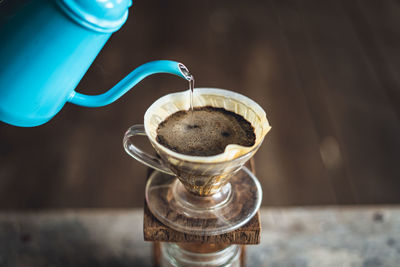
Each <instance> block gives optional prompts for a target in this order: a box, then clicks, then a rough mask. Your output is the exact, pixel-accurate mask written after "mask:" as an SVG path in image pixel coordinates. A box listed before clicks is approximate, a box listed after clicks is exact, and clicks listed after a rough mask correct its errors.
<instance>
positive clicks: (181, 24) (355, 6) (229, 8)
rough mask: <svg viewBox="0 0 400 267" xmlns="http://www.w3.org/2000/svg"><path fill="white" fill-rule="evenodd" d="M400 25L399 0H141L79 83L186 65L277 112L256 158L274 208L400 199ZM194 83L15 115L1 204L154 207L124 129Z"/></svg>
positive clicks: (100, 83) (169, 80) (166, 80)
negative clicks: (34, 123)
mask: <svg viewBox="0 0 400 267" xmlns="http://www.w3.org/2000/svg"><path fill="white" fill-rule="evenodd" d="M1 2H2V3H0V7H1V8H2V10H3V11H4V8H5V7H7V4H9V3H10V1H1ZM399 25H400V2H399V1H395V0H386V1H374V0H368V1H347V0H343V1H337V0H335V1H331V0H330V1H319V0H309V1H286V0H284V1H282V0H279V1H278V0H277V1H275V0H267V1H229V0H225V1H212V0H201V1H183V0H182V1H172V0H171V1H165V0H159V1H157V0H138V1H134V4H133V6H132V7H131V9H130V15H129V18H128V21H127V22H126V24H125V25H124V26H123V28H122V29H121V30H119V31H118V32H116V33H115V34H113V35H112V37H111V39H110V40H109V41H108V42H107V44H106V45H105V47H104V49H103V50H102V51H101V52H100V54H99V55H98V57H97V59H96V60H95V62H94V63H93V65H92V66H91V68H90V69H89V71H88V72H87V74H86V75H85V77H84V78H83V79H82V81H81V83H80V84H79V86H78V88H77V91H79V92H83V93H88V94H96V93H101V92H104V91H105V90H107V89H108V88H110V87H112V86H113V85H114V84H115V83H116V82H118V81H119V80H120V79H122V78H123V77H124V76H125V75H127V74H128V73H129V72H130V71H131V70H133V69H134V68H135V67H137V66H139V65H141V64H143V63H145V62H148V61H151V60H156V59H171V60H177V61H180V62H182V63H184V64H185V65H186V66H187V67H188V68H189V69H190V71H191V72H192V73H193V74H194V75H195V77H196V86H197V87H207V86H208V87H218V88H225V89H229V90H233V91H236V92H240V93H243V94H245V95H247V96H248V97H250V98H252V99H254V100H255V101H257V102H258V103H259V104H260V105H261V106H262V107H263V108H264V109H265V110H266V111H267V116H268V118H269V120H270V123H271V125H272V130H271V132H270V134H269V135H268V136H267V138H266V140H265V142H264V144H263V146H262V147H261V149H260V150H259V152H258V153H257V154H256V157H255V158H256V167H257V177H258V178H259V180H260V181H261V184H262V187H263V191H264V198H263V204H264V205H266V206H286V205H326V204H378V203H400V123H399V116H400V78H399V77H400V75H399V74H400V73H399V72H400V48H399V47H400V27H399ZM6 41H7V40H1V42H6ZM0 63H1V62H0ZM2 67H7V66H2ZM187 86H188V85H187V82H185V81H184V80H183V79H180V78H177V77H175V76H171V75H165V74H161V75H155V76H152V77H149V78H147V79H145V80H144V81H142V82H141V83H140V84H138V85H137V86H135V87H134V88H133V89H132V90H131V91H130V92H128V93H127V94H126V95H125V96H124V97H122V98H121V99H120V100H118V101H116V102H115V103H113V104H111V105H109V106H107V107H103V108H96V109H91V108H82V107H77V106H74V105H71V104H67V105H66V106H65V107H64V108H63V109H62V110H61V112H60V113H59V114H58V115H56V116H55V117H54V118H53V119H52V120H51V121H50V122H49V123H47V124H45V125H43V126H40V127H35V128H18V127H13V126H10V125H6V124H4V123H2V124H1V126H0V138H1V139H0V140H1V143H0V144H1V147H0V152H1V160H0V208H1V209H3V210H4V209H48V208H77V207H139V206H142V205H143V201H144V200H143V197H144V185H145V179H146V167H145V166H143V165H141V164H140V163H138V162H136V161H135V160H133V159H132V158H130V157H129V156H128V155H127V154H126V153H125V152H124V150H123V148H122V137H123V134H124V132H125V130H126V129H127V128H128V127H129V126H131V125H133V124H137V123H142V121H143V115H144V112H145V110H146V108H147V107H149V106H150V105H151V103H152V102H154V101H155V100H156V99H158V98H159V97H161V96H163V95H165V94H168V93H171V92H175V91H182V90H185V89H187ZM145 142H146V141H145V139H143V142H142V143H145ZM148 149H150V148H148Z"/></svg>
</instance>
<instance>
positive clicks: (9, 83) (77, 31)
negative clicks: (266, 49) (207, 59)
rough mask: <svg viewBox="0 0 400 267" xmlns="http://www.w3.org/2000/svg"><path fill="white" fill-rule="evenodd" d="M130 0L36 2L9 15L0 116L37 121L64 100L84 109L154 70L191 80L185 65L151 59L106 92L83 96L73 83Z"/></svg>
mask: <svg viewBox="0 0 400 267" xmlns="http://www.w3.org/2000/svg"><path fill="white" fill-rule="evenodd" d="M131 4H132V1H131V0H34V1H31V2H29V3H27V4H25V5H24V6H23V7H22V8H20V9H19V10H18V12H17V13H16V14H13V15H12V16H8V20H7V22H6V23H3V24H2V26H1V29H0V36H1V38H2V40H3V42H2V44H1V47H0V64H1V66H2V70H1V72H0V120H1V121H3V122H5V123H8V124H12V125H16V126H22V127H32V126H37V125H41V124H43V123H46V122H47V121H49V120H50V119H51V118H52V117H53V116H55V115H56V114H57V113H58V112H59V111H60V109H61V108H62V107H63V106H64V104H65V103H66V102H70V103H73V104H76V105H80V106H85V107H100V106H104V105H107V104H110V103H112V102H113V101H115V100H116V99H118V98H119V97H121V96H122V95H123V94H124V93H126V92H127V91H128V90H130V89H131V88H132V87H133V86H134V85H135V84H137V83H138V82H139V81H141V80H142V79H144V78H145V77H147V76H149V75H151V74H154V73H171V74H174V75H177V76H180V77H182V78H185V79H189V78H190V77H189V75H190V74H189V73H188V71H187V69H186V68H185V66H184V65H182V64H181V63H178V62H174V61H169V60H159V61H152V62H149V63H146V64H144V65H141V66H140V67H138V68H136V69H135V70H133V71H132V72H131V73H130V74H128V75H127V76H126V77H125V78H124V79H122V80H121V81H120V82H118V83H117V84H116V85H115V86H114V87H113V88H111V89H110V90H109V91H107V92H105V93H103V94H100V95H84V94H81V93H78V92H75V91H74V90H75V87H76V86H77V85H78V83H79V81H80V80H81V79H82V77H83V75H84V74H85V73H86V71H87V70H88V68H89V67H90V65H91V64H92V62H93V61H94V59H95V58H96V56H97V54H98V53H99V52H100V50H101V48H102V47H103V46H104V44H105V43H106V42H107V40H108V38H110V36H111V34H112V33H113V32H115V31H117V30H118V29H119V28H120V27H121V26H122V25H123V24H124V23H125V21H126V19H127V17H128V8H129V7H130V6H131Z"/></svg>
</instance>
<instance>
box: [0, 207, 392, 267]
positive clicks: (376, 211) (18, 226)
mask: <svg viewBox="0 0 400 267" xmlns="http://www.w3.org/2000/svg"><path fill="white" fill-rule="evenodd" d="M261 222H262V235H261V244H260V245H254V246H248V247H247V253H246V254H247V266H252V267H258V266H278V267H282V266H284V267H292V266H293V267H313V266H315V267H338V266H343V267H345V266H349V267H350V266H351V267H382V266H388V267H396V266H399V262H400V206H391V207H390V206H365V207H314V208H264V209H262V210H261ZM142 224H143V210H142V209H124V210H112V209H108V210H107V209H86V210H63V211H43V212H7V213H4V212H3V213H1V214H0V266H2V267H3V266H4V267H15V266H17V267H19V266H21V267H22V266H58V267H64V266H74V267H84V266H85V267H86V266H98V267H101V266H107V267H109V266H116V267H120V266H121V267H122V266H135V267H142V266H143V267H144V266H151V265H152V256H151V243H149V242H145V241H143V233H142V230H143V228H142Z"/></svg>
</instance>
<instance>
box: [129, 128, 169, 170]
mask: <svg viewBox="0 0 400 267" xmlns="http://www.w3.org/2000/svg"><path fill="white" fill-rule="evenodd" d="M136 135H142V136H143V135H146V132H145V130H144V126H143V124H136V125H133V126H132V127H130V128H129V129H128V131H126V133H125V136H124V141H123V145H124V148H125V151H126V153H128V154H129V155H130V156H132V157H133V158H134V159H136V160H137V161H139V162H141V163H143V164H145V165H147V166H149V167H150V168H153V169H155V170H157V171H160V172H163V173H166V174H169V175H175V174H174V173H173V172H171V170H170V169H169V168H168V167H167V166H165V164H164V163H163V162H162V161H161V160H160V159H158V158H156V157H154V156H151V155H149V154H147V153H146V152H144V151H142V150H141V149H139V148H138V147H136V146H135V145H134V144H133V143H132V141H131V140H130V138H131V137H133V136H136Z"/></svg>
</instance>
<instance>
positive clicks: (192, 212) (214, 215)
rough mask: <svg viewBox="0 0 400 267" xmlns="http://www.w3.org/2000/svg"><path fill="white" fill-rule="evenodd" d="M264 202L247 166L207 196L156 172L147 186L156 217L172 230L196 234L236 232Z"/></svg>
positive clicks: (147, 193)
mask: <svg viewBox="0 0 400 267" xmlns="http://www.w3.org/2000/svg"><path fill="white" fill-rule="evenodd" d="M261 199H262V190H261V186H260V184H259V182H258V180H257V178H256V177H255V176H254V175H253V174H252V173H251V172H250V171H249V170H248V169H247V168H246V167H243V168H242V169H241V170H239V171H238V172H237V173H236V174H235V175H234V176H233V177H231V178H230V180H229V183H228V184H226V185H224V186H223V187H222V188H221V190H220V191H219V192H217V193H215V194H213V195H211V196H207V197H202V196H196V195H194V194H192V193H190V192H189V191H187V190H186V189H185V188H184V186H183V185H182V184H181V182H180V181H179V180H178V179H177V178H176V177H175V176H171V175H168V174H164V173H161V172H157V171H155V172H154V173H153V174H152V175H151V176H150V178H149V180H148V181H147V185H146V201H147V205H148V207H149V209H150V211H151V212H152V213H153V215H154V216H155V217H156V218H157V219H158V220H160V221H161V222H162V223H164V224H165V225H166V226H169V227H171V228H172V229H175V230H177V231H179V232H184V233H188V234H195V235H217V234H223V233H227V232H230V231H233V230H236V229H237V228H239V227H241V226H243V225H244V224H246V223H247V222H248V221H249V220H250V219H251V218H252V217H253V216H254V215H255V214H256V212H257V210H258V209H259V208H260V205H261Z"/></svg>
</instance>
